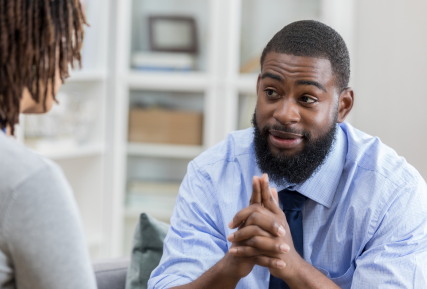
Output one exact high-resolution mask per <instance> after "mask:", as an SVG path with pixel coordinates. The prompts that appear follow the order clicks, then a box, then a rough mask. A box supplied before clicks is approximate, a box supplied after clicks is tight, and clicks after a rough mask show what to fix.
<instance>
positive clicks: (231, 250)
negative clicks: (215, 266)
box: [229, 248, 237, 254]
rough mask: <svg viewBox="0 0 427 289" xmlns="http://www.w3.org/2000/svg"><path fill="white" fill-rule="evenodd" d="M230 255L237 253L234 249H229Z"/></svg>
mask: <svg viewBox="0 0 427 289" xmlns="http://www.w3.org/2000/svg"><path fill="white" fill-rule="evenodd" d="M229 252H230V253H231V254H236V253H237V249H235V248H232V249H230V251H229Z"/></svg>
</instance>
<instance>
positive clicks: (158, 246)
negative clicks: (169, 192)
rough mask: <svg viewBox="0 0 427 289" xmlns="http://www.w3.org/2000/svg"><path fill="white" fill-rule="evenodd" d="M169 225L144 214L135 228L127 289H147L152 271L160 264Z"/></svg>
mask: <svg viewBox="0 0 427 289" xmlns="http://www.w3.org/2000/svg"><path fill="white" fill-rule="evenodd" d="M168 229H169V225H168V224H166V223H163V222H161V221H158V220H156V219H154V218H153V217H150V216H149V215H147V214H145V213H143V214H141V216H140V217H139V222H138V224H137V226H136V228H135V233H134V236H133V246H132V254H131V263H130V266H129V269H128V273H127V277H126V289H146V288H147V283H148V279H150V274H151V271H153V270H154V269H155V268H156V267H157V265H159V263H160V259H161V258H162V254H163V240H164V239H165V237H166V233H167V232H168Z"/></svg>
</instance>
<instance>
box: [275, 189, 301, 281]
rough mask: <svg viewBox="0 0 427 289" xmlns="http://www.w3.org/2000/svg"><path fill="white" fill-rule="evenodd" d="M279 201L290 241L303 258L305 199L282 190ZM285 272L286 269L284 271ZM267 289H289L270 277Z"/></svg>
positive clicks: (293, 192)
mask: <svg viewBox="0 0 427 289" xmlns="http://www.w3.org/2000/svg"><path fill="white" fill-rule="evenodd" d="M279 199H280V202H281V203H282V205H283V211H284V213H285V216H286V220H287V221H288V224H289V228H290V229H291V235H292V241H293V242H294V247H295V250H296V251H297V252H298V254H300V256H302V257H303V243H302V213H301V209H302V206H303V205H304V203H305V201H306V200H307V197H305V196H303V195H301V194H300V193H298V192H297V191H290V190H287V189H284V190H282V191H280V192H279ZM285 270H286V269H285ZM268 288H269V289H289V286H288V285H287V284H286V283H285V281H283V280H282V279H279V278H276V277H274V276H273V275H270V285H269V286H268Z"/></svg>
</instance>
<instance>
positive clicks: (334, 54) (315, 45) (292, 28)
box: [261, 20, 350, 92]
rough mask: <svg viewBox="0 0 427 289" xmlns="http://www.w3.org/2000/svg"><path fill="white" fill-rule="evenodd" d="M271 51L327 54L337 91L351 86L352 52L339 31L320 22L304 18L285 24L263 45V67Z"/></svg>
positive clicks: (315, 55) (298, 54)
mask: <svg viewBox="0 0 427 289" xmlns="http://www.w3.org/2000/svg"><path fill="white" fill-rule="evenodd" d="M269 52H277V53H285V54H290V55H295V56H308V57H315V58H326V59H328V60H329V61H330V62H331V66H332V71H333V73H334V76H335V78H336V86H337V88H338V92H341V91H343V90H344V89H345V88H347V86H348V82H349V79H350V55H349V53H348V49H347V46H346V44H345V42H344V39H343V38H342V37H341V35H339V34H338V32H336V31H335V30H334V29H332V28H331V27H329V26H327V25H325V24H323V23H321V22H318V21H314V20H303V21H297V22H293V23H291V24H289V25H286V26H285V27H284V28H283V29H282V30H280V31H279V32H277V33H276V35H274V37H273V38H272V39H271V40H270V41H269V42H268V44H267V46H266V47H265V48H264V51H263V52H262V55H261V67H262V65H263V63H264V60H265V57H266V56H267V54H268V53H269Z"/></svg>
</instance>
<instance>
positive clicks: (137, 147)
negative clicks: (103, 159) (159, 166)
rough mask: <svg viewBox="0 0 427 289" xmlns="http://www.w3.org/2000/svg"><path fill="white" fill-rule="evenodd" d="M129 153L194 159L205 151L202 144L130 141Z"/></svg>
mask: <svg viewBox="0 0 427 289" xmlns="http://www.w3.org/2000/svg"><path fill="white" fill-rule="evenodd" d="M127 151H128V155H133V156H149V157H165V158H182V159H193V158H195V157H197V156H198V155H199V154H201V153H202V152H203V151H204V148H203V147H202V146H190V145H168V144H147V143H144V144H140V143H128V148H127Z"/></svg>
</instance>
